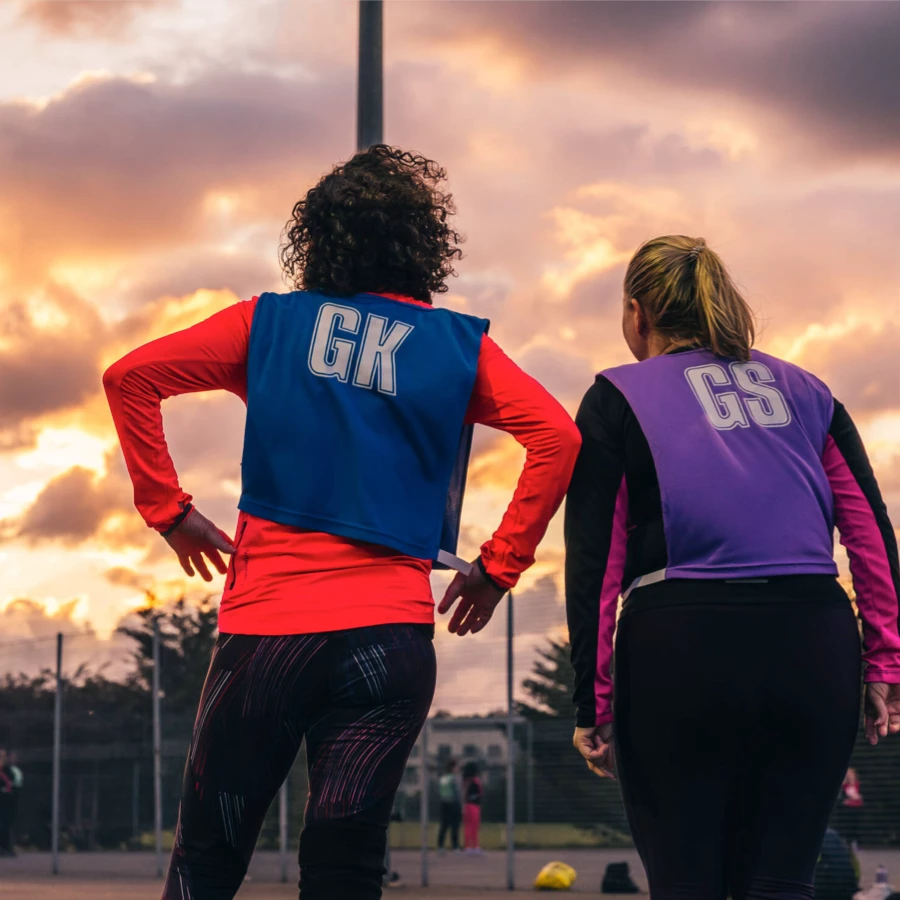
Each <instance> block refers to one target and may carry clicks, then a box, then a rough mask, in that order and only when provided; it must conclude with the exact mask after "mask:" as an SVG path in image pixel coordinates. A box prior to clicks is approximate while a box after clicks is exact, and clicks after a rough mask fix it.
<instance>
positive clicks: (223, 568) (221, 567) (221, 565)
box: [206, 550, 228, 575]
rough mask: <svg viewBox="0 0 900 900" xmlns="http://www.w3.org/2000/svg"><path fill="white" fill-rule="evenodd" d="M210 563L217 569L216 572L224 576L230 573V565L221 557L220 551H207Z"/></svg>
mask: <svg viewBox="0 0 900 900" xmlns="http://www.w3.org/2000/svg"><path fill="white" fill-rule="evenodd" d="M206 555H207V556H208V557H209V561H210V562H211V563H212V564H213V565H214V566H215V567H216V571H217V572H219V573H220V574H221V575H224V574H225V573H226V572H227V571H228V563H227V562H225V560H224V559H222V557H221V556H220V555H219V551H218V550H207V551H206Z"/></svg>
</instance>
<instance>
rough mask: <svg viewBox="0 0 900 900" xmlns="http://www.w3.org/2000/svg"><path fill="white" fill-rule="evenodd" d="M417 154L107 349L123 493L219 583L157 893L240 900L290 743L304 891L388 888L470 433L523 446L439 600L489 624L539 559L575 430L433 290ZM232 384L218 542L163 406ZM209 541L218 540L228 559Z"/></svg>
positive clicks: (435, 198) (310, 202) (440, 276)
mask: <svg viewBox="0 0 900 900" xmlns="http://www.w3.org/2000/svg"><path fill="white" fill-rule="evenodd" d="M443 179H444V171H443V170H442V169H441V168H440V167H439V166H438V165H437V164H436V163H434V162H432V161H431V160H427V159H424V158H423V157H421V156H414V155H412V154H410V153H405V152H402V151H399V150H396V149H393V148H390V147H386V146H382V145H379V146H375V147H372V148H370V149H369V150H367V151H365V152H362V153H358V154H357V155H356V156H354V157H353V158H352V159H350V160H349V161H347V162H345V163H343V164H341V165H339V166H337V167H335V168H334V169H333V170H332V171H331V172H330V173H328V174H327V175H325V176H324V177H323V178H322V179H321V180H320V181H319V182H318V184H316V186H315V187H313V188H312V190H310V191H309V193H308V194H307V195H306V197H305V198H304V199H303V200H301V201H300V202H299V203H297V204H296V206H295V207H294V210H293V215H292V218H291V220H290V222H289V223H288V228H287V231H286V242H285V245H284V247H283V248H282V251H281V260H282V264H283V267H284V271H285V273H286V275H287V276H288V277H289V278H290V279H291V280H292V282H293V284H294V286H295V287H296V288H297V289H296V290H294V291H292V292H290V293H285V294H275V293H264V294H261V295H260V296H259V297H258V298H254V299H253V300H251V301H249V302H243V303H237V304H235V305H234V306H232V307H230V308H228V309H224V310H222V311H221V312H219V313H217V314H216V315H214V316H212V317H211V318H209V319H207V320H206V321H204V322H201V323H200V324H198V325H195V326H194V327H193V328H189V329H187V330H186V331H182V332H179V333H177V334H172V335H169V336H167V337H164V338H162V339H160V340H157V341H153V342H152V343H150V344H147V345H146V346H144V347H141V348H139V349H137V350H135V351H134V352H132V353H130V354H128V355H127V356H126V357H124V358H123V359H121V360H120V361H119V362H117V363H115V364H114V365H113V366H112V367H111V368H110V369H109V370H108V371H107V372H106V374H105V376H104V384H105V386H106V391H107V396H108V398H109V403H110V408H111V410H112V414H113V419H114V420H115V423H116V428H117V431H118V434H119V439H120V442H121V444H122V449H123V451H124V455H125V460H126V463H127V465H128V471H129V473H130V475H131V478H132V481H133V482H134V495H135V504H136V506H137V508H138V510H139V511H140V513H141V514H142V515H143V517H144V519H145V520H146V522H147V524H148V525H149V526H150V527H152V528H155V529H156V530H157V531H158V532H160V533H161V534H162V536H163V537H164V538H165V539H166V541H168V543H169V544H170V546H171V547H172V549H173V550H174V551H175V553H176V554H177V555H178V558H179V560H180V561H181V564H182V566H183V567H184V570H185V572H186V573H187V574H188V575H192V574H194V572H197V573H199V574H200V575H201V576H202V577H203V578H204V579H206V580H207V581H208V580H210V579H211V577H212V576H211V575H210V571H209V566H208V563H207V560H208V561H209V562H211V563H212V565H213V566H214V567H215V568H216V569H217V570H218V571H219V572H222V573H227V574H226V581H225V590H224V594H223V596H222V603H221V607H220V611H219V632H220V634H219V639H218V642H217V644H216V648H215V651H214V654H213V659H212V663H211V665H210V669H209V674H208V676H207V680H206V684H205V686H204V689H203V693H202V696H201V699H200V707H199V711H198V714H197V720H196V724H195V727H194V734H193V739H192V742H191V748H190V754H189V756H188V760H187V764H186V767H185V777H184V787H183V794H182V802H181V810H180V814H179V823H178V828H177V832H176V838H175V847H174V850H173V854H172V862H171V865H170V868H169V875H168V879H167V881H166V886H165V889H164V893H163V897H164V898H165V900H173V898H176V897H177V898H179V900H182V898H188V897H189V898H192V900H220V898H230V897H233V896H234V895H235V893H236V892H237V890H238V888H239V886H240V884H241V882H242V880H243V878H244V875H245V873H246V871H247V867H248V864H249V862H250V857H251V855H252V852H253V848H254V845H255V843H256V839H257V836H258V834H259V830H260V827H261V825H262V822H263V819H264V816H265V814H266V810H267V809H268V807H269V804H270V803H271V801H272V799H273V798H274V796H275V794H276V792H277V790H278V788H279V786H280V785H281V783H282V782H283V780H284V778H285V777H286V775H287V773H288V771H289V769H290V767H291V765H292V763H293V761H294V758H295V757H296V755H297V751H298V749H299V747H300V743H301V741H302V740H304V739H305V740H306V747H307V757H308V763H309V802H308V804H307V809H306V817H305V827H304V830H303V833H302V836H301V839H300V856H299V861H300V896H301V897H302V898H306V900H315V898H321V897H328V898H329V900H334V898H336V897H353V898H359V900H364V898H377V897H380V896H381V878H382V875H383V873H384V865H383V861H384V856H385V841H386V831H387V826H388V821H389V818H390V813H391V807H392V803H393V799H394V794H395V793H396V790H397V788H398V786H399V783H400V779H401V777H402V775H403V772H404V769H405V766H406V761H407V758H408V756H409V753H410V751H411V750H412V747H413V745H414V744H415V741H416V738H417V736H418V734H419V731H420V729H421V727H422V725H423V723H424V721H425V718H426V716H427V713H428V709H429V707H430V705H431V700H432V695H433V692H434V684H435V656H434V649H433V646H432V638H433V635H434V601H433V599H432V594H431V584H430V579H429V576H430V573H431V568H432V560H434V559H435V558H436V556H437V554H438V550H439V540H440V533H441V525H442V520H443V512H444V507H445V502H446V498H447V491H448V487H449V484H450V480H451V473H452V471H453V467H454V463H455V459H456V454H457V449H458V447H459V443H460V435H461V433H462V430H463V428H464V426H465V424H466V423H482V424H485V425H490V426H492V427H494V428H499V429H501V430H503V431H506V432H508V433H510V434H512V435H513V436H514V437H515V438H516V440H518V441H519V442H520V443H521V444H523V445H524V447H525V450H526V460H525V465H524V468H523V471H522V473H521V476H520V478H519V483H518V486H517V488H516V491H515V494H514V496H513V499H512V503H511V504H510V506H509V509H508V510H507V512H506V515H505V516H504V517H503V520H502V522H501V524H500V527H499V528H498V529H497V531H496V532H495V533H494V535H493V537H492V538H491V539H490V540H488V541H487V542H486V543H485V544H484V546H483V547H482V548H481V553H480V555H479V557H478V559H477V560H475V562H474V563H473V565H472V568H471V572H470V573H469V574H467V575H462V574H460V575H457V577H456V578H455V579H454V580H453V582H452V583H451V585H450V588H449V589H448V591H447V594H446V595H445V597H444V599H443V601H442V603H441V611H444V612H446V611H447V610H449V609H450V607H451V606H453V604H454V603H455V602H456V601H457V600H459V601H460V602H459V605H458V606H457V608H456V611H455V613H454V615H453V618H452V619H451V621H450V626H449V627H450V631H451V632H454V633H457V634H460V635H463V634H467V633H475V632H478V631H480V630H481V629H482V628H484V626H485V625H486V624H487V623H488V621H489V620H490V618H491V615H492V613H493V610H494V609H495V607H496V606H497V604H498V603H499V601H500V599H501V597H502V596H503V594H504V593H505V592H506V591H507V590H509V589H510V588H511V587H513V585H515V583H516V581H517V579H518V577H519V576H520V575H521V573H522V572H523V571H524V570H525V569H527V568H528V566H529V565H531V563H532V562H533V561H534V551H535V548H536V546H537V544H538V542H539V541H540V539H541V538H542V536H543V534H544V531H545V530H546V527H547V524H548V523H549V521H550V518H551V517H552V515H553V514H554V512H555V511H556V509H557V508H558V506H559V504H560V501H561V499H562V496H563V494H564V492H565V489H566V487H567V485H568V481H569V477H570V475H571V472H572V468H573V466H574V463H575V458H576V456H577V453H578V448H579V444H580V438H579V435H578V432H577V429H576V428H575V426H574V424H573V423H572V421H571V420H570V419H569V417H568V415H567V414H566V413H565V411H564V410H563V409H562V407H560V406H559V404H558V403H556V401H555V400H554V399H553V398H552V397H551V396H550V395H549V394H548V393H547V392H546V391H545V390H544V389H543V388H542V387H541V386H540V385H538V384H537V382H535V381H534V380H533V379H531V378H529V377H528V376H527V375H525V374H524V373H523V372H522V371H521V370H520V369H519V368H518V367H517V366H516V365H515V364H514V363H513V362H512V361H511V360H510V359H509V358H508V357H507V356H505V355H504V353H503V352H502V351H501V350H500V348H499V347H498V346H497V345H496V344H495V343H494V342H493V341H492V340H491V339H490V338H489V337H488V336H487V334H486V333H485V331H486V327H487V323H486V322H485V321H484V320H483V319H479V318H475V317H474V316H468V315H462V314H460V313H456V312H451V311H450V310H447V309H438V308H435V307H433V306H432V297H433V296H434V295H435V294H440V293H442V292H444V291H446V290H447V287H446V279H447V278H448V276H450V275H452V274H453V263H454V261H455V260H456V259H458V258H459V257H460V255H461V254H460V250H459V243H460V236H459V235H458V234H457V233H456V231H454V230H453V228H452V227H451V226H450V224H449V219H450V216H451V215H452V213H453V212H454V207H453V203H452V198H451V197H450V195H449V194H446V193H443V192H442V191H441V190H440V189H439V188H440V185H441V182H442V181H443ZM216 389H221V390H227V391H231V392H232V393H234V394H237V395H238V396H239V397H241V398H242V399H243V400H244V401H245V402H246V404H247V421H246V428H245V438H244V453H243V460H242V493H241V498H240V502H239V504H238V506H239V509H240V515H239V518H238V522H237V529H236V536H235V538H234V540H233V541H232V539H231V538H229V537H228V536H227V535H226V534H225V533H224V532H223V531H221V530H220V529H219V528H217V527H216V526H215V525H214V524H213V523H212V522H210V521H209V520H208V519H206V518H205V517H204V516H203V515H201V513H200V512H199V511H198V510H197V509H196V508H195V507H194V506H193V504H192V502H191V496H190V495H189V494H187V493H185V491H184V490H183V489H182V488H181V487H180V485H179V482H178V478H177V475H176V473H175V469H174V467H173V464H172V460H171V457H170V456H169V452H168V449H167V447H166V442H165V437H164V435H163V429H162V418H161V415H160V402H161V400H162V399H164V398H166V397H170V396H173V395H175V394H183V393H189V392H194V391H206V390H216ZM222 554H226V555H230V556H231V560H230V564H229V565H228V566H227V567H226V564H225V562H224V560H223V558H222Z"/></svg>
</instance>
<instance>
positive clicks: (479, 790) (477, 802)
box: [463, 762, 484, 856]
mask: <svg viewBox="0 0 900 900" xmlns="http://www.w3.org/2000/svg"><path fill="white" fill-rule="evenodd" d="M463 778H464V779H465V782H464V789H463V794H464V796H465V800H466V803H465V807H464V808H463V823H464V825H465V846H466V853H470V854H474V855H476V856H481V854H482V850H481V845H480V842H479V836H478V835H479V832H480V831H481V798H482V797H483V796H484V788H483V787H482V785H481V779H480V778H479V777H478V766H477V765H476V764H475V763H473V762H468V763H466V764H465V766H464V767H463Z"/></svg>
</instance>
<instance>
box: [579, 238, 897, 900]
mask: <svg viewBox="0 0 900 900" xmlns="http://www.w3.org/2000/svg"><path fill="white" fill-rule="evenodd" d="M622 315H623V332H624V336H625V340H626V343H627V344H628V347H629V349H630V350H631V352H632V354H633V355H634V357H635V359H636V360H637V362H636V363H632V364H629V365H624V366H618V367H616V368H612V369H607V370H606V371H604V372H602V373H601V374H600V375H599V376H598V377H597V379H596V381H595V382H594V384H593V386H592V387H590V389H589V390H588V391H587V393H586V394H585V397H584V400H583V401H582V404H581V408H580V409H579V412H578V416H577V420H576V421H577V423H578V426H579V428H580V429H581V433H582V439H583V444H582V451H581V455H580V456H579V459H578V463H577V465H576V469H575V474H574V476H573V479H572V484H571V487H570V490H569V493H568V500H567V505H566V522H565V535H566V555H567V558H566V607H567V613H568V622H569V632H570V635H571V642H572V665H573V668H574V671H575V682H576V684H575V705H576V708H577V720H576V726H577V727H576V730H575V735H574V739H573V740H574V744H575V746H576V748H577V749H578V751H579V752H580V753H581V754H582V756H583V757H584V759H585V760H586V762H587V765H588V767H589V768H590V769H591V770H592V771H594V772H595V773H597V774H600V775H605V776H609V775H610V774H615V773H616V772H618V773H619V776H620V780H621V786H622V795H623V798H624V801H625V808H626V811H627V813H628V820H629V823H630V826H631V832H632V834H633V836H634V841H635V845H636V846H637V848H638V850H639V853H640V855H641V859H642V860H643V862H644V867H645V869H646V871H647V875H648V878H649V887H650V895H651V897H653V900H673V898H685V900H688V898H689V900H724V898H725V897H726V896H727V895H728V893H729V892H730V893H731V896H732V897H733V898H734V900H748V898H752V900H775V898H777V900H809V898H810V897H812V892H813V874H814V870H815V866H816V860H817V858H818V855H819V850H820V848H821V846H822V840H823V837H824V834H825V829H826V827H827V825H828V819H829V816H830V814H831V812H832V809H833V807H834V798H835V797H836V796H837V795H838V790H839V788H840V785H841V780H842V779H843V778H844V774H845V773H846V771H847V766H848V765H849V762H850V755H851V753H852V751H853V746H854V743H855V741H856V736H857V729H858V726H859V712H860V696H861V692H860V689H859V688H860V681H861V676H862V675H863V672H862V670H861V662H864V663H865V673H864V679H865V681H866V682H867V684H866V717H865V718H866V726H865V727H866V734H867V736H868V739H869V741H870V742H871V743H872V744H877V743H878V742H879V741H880V740H881V739H883V738H886V737H887V736H888V735H889V734H896V733H897V732H898V731H900V634H898V630H897V614H898V590H900V565H898V554H897V541H896V537H895V535H894V529H893V526H892V524H891V522H890V519H889V517H888V514H887V509H886V508H885V504H884V501H883V499H882V496H881V492H880V490H879V487H878V484H877V482H876V480H875V476H874V474H873V472H872V467H871V465H870V464H869V460H868V458H867V456H866V451H865V449H864V447H863V443H862V441H861V439H860V436H859V434H858V433H857V430H856V428H855V426H854V424H853V421H852V419H851V418H850V415H849V414H848V412H847V410H846V409H845V408H844V407H843V406H842V405H841V404H840V403H839V402H838V401H837V400H836V399H835V398H834V397H833V396H832V394H831V391H830V390H829V388H828V387H827V386H826V385H825V384H823V383H822V382H821V381H820V380H819V379H818V378H816V377H815V376H813V375H811V374H810V373H808V372H806V371H804V370H803V369H801V368H799V367H798V366H796V365H793V364H791V363H789V362H786V361H784V360H782V359H778V358H776V357H774V356H771V355H769V354H766V353H761V352H759V351H757V350H754V349H752V345H753V340H754V324H753V316H752V313H751V312H750V309H749V307H748V306H747V303H746V301H745V300H744V298H743V297H742V296H741V294H740V292H739V291H738V289H737V287H736V286H735V284H734V282H733V281H732V279H731V277H730V275H729V273H728V271H727V269H726V268H725V265H724V263H723V262H722V260H721V258H720V257H719V256H718V255H717V254H716V253H715V252H713V251H712V250H711V249H710V248H709V247H708V246H707V245H706V242H705V241H704V240H702V239H701V238H692V237H686V236H684V235H669V236H666V237H660V238H656V239H654V240H651V241H648V242H647V243H646V244H644V245H643V246H641V248H640V249H639V250H638V251H637V253H636V254H635V255H634V257H633V258H632V260H631V262H630V263H629V265H628V268H627V271H626V274H625V284H624V297H623V303H622ZM835 527H837V529H838V531H839V533H840V538H841V542H842V543H843V544H844V546H845V547H846V549H847V553H848V556H849V559H850V571H851V574H852V576H853V583H854V590H855V593H856V598H857V607H858V609H859V615H860V617H861V619H862V623H863V646H864V652H863V653H862V659H861V655H860V634H859V630H858V628H857V622H856V619H855V617H854V612H853V607H852V605H851V603H850V600H849V598H848V596H847V593H846V592H845V591H844V589H843V588H842V587H841V585H840V583H839V582H838V579H837V575H838V569H837V566H836V564H835V561H834V529H835ZM621 595H624V597H625V602H624V605H623V606H622V611H621V616H620V617H619V618H618V622H617V611H618V605H619V597H620V596H621ZM617 629H618V633H616V632H617ZM614 636H615V680H614V682H613V679H612V677H611V663H612V658H613V638H614ZM613 689H614V690H615V693H613Z"/></svg>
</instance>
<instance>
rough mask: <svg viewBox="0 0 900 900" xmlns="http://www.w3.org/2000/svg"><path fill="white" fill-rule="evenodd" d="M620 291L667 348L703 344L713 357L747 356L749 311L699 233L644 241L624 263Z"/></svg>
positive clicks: (751, 331)
mask: <svg viewBox="0 0 900 900" xmlns="http://www.w3.org/2000/svg"><path fill="white" fill-rule="evenodd" d="M625 293H626V296H627V297H628V298H634V299H635V300H637V302H638V303H640V305H641V307H642V309H643V310H644V313H645V314H646V316H647V318H648V320H649V322H650V325H651V327H652V328H653V329H654V330H655V331H657V332H658V333H659V334H661V335H662V336H663V337H665V338H667V339H668V341H669V347H670V348H673V349H674V348H677V347H692V346H698V347H707V348H708V349H710V350H712V352H713V353H715V354H716V355H717V356H723V357H727V358H729V359H740V360H747V359H749V358H750V348H751V347H752V346H753V341H754V338H755V336H756V335H755V329H754V325H753V313H752V312H751V310H750V307H749V306H748V305H747V301H746V300H744V298H743V297H742V296H741V294H740V291H738V289H737V288H736V287H735V284H734V282H733V281H732V280H731V276H730V275H729V274H728V270H727V269H726V268H725V264H724V263H723V262H722V260H721V258H720V257H719V255H718V254H717V253H715V252H714V251H713V250H710V249H709V247H707V246H706V241H704V240H703V238H691V237H686V236H685V235H667V236H665V237H659V238H654V239H653V240H652V241H647V243H645V244H643V245H642V246H641V247H640V249H639V250H638V251H637V253H635V255H634V257H633V258H632V260H631V262H630V263H629V264H628V271H627V272H626V274H625Z"/></svg>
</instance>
